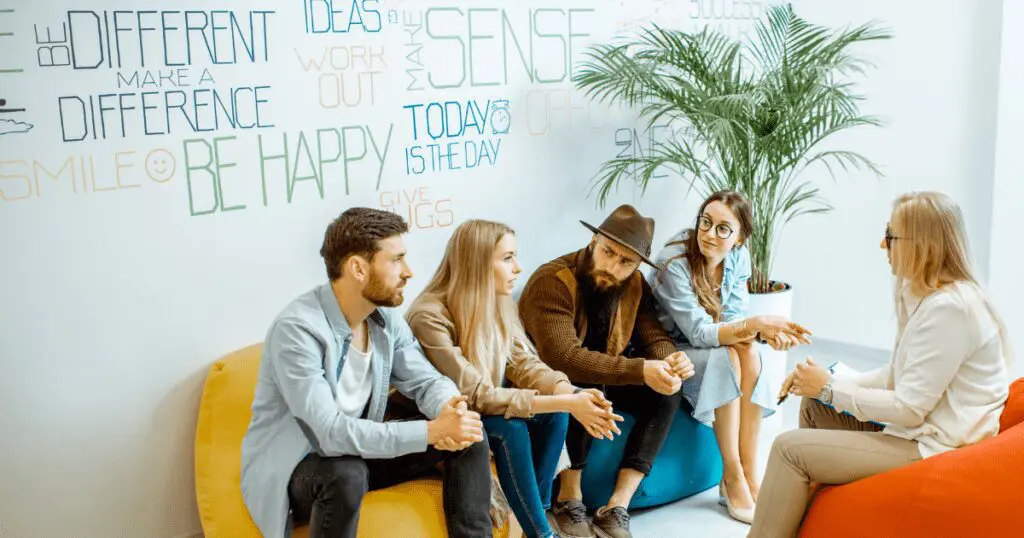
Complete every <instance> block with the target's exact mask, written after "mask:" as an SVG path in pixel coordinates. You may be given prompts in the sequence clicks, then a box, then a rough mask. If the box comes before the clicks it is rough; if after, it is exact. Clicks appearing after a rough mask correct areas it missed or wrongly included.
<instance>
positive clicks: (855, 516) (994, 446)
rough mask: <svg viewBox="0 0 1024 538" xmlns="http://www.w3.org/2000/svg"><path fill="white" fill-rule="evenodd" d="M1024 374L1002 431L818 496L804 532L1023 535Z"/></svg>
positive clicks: (806, 536)
mask: <svg viewBox="0 0 1024 538" xmlns="http://www.w3.org/2000/svg"><path fill="white" fill-rule="evenodd" d="M1022 422H1024V378H1021V379H1018V380H1017V381H1015V382H1014V383H1013V384H1012V385H1011V386H1010V397H1009V400H1007V402H1006V409H1005V410H1004V411H1003V414H1002V417H1001V421H1000V427H1001V430H1000V433H999V435H997V436H996V437H994V438H992V439H987V440H985V441H982V442H981V443H978V444H976V445H972V446H969V447H964V448H960V449H957V450H952V451H950V452H946V453H944V454H940V455H937V456H933V457H930V458H927V459H925V460H922V461H919V462H916V463H913V464H911V465H907V466H906V467H902V468H899V469H894V470H892V471H889V472H886V473H882V474H879V475H876V476H872V477H870V478H865V479H863V480H858V481H856V482H853V483H850V484H846V485H843V486H835V487H823V488H821V489H820V490H819V491H818V492H817V493H816V494H815V497H814V500H813V502H812V503H811V506H810V509H809V510H808V512H807V516H806V517H805V519H804V523H803V526H802V527H801V528H800V537H801V538H815V537H819V536H820V537H827V538H846V537H849V538H854V537H865V536H870V537H872V538H886V537H894V538H895V537H899V538H914V537H921V538H925V537H927V538H939V537H950V538H953V537H956V538H965V537H975V536H977V537H979V538H981V537H984V538H989V537H997V536H1024V493H1022V488H1024V423H1022Z"/></svg>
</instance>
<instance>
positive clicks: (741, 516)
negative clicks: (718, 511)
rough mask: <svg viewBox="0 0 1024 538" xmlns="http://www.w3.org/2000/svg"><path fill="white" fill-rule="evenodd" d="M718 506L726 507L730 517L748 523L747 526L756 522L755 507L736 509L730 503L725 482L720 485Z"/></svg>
mask: <svg viewBox="0 0 1024 538" xmlns="http://www.w3.org/2000/svg"><path fill="white" fill-rule="evenodd" d="M718 504H720V505H722V506H724V507H725V508H726V510H727V511H728V512H729V517H731V518H733V519H735V520H736V521H739V522H742V523H746V524H747V525H750V523H751V522H752V521H754V507H751V508H736V507H734V506H733V505H732V503H730V502H729V496H728V495H726V489H725V480H722V481H721V482H719V483H718ZM755 506H756V505H755Z"/></svg>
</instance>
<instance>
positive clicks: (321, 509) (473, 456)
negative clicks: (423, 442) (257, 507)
mask: <svg viewBox="0 0 1024 538" xmlns="http://www.w3.org/2000/svg"><path fill="white" fill-rule="evenodd" d="M438 462H443V463H444V466H443V469H444V471H443V478H442V480H443V484H442V486H441V488H442V489H441V491H442V493H441V495H442V497H443V501H442V502H443V504H444V513H445V520H446V522H447V525H448V536H451V537H452V538H456V537H466V538H469V537H473V538H476V537H480V536H484V537H489V536H491V533H492V530H491V518H490V515H489V514H488V510H489V508H490V503H491V460H490V451H489V450H488V446H487V442H486V441H485V442H480V443H474V444H473V445H472V446H470V447H469V448H467V449H465V450H461V451H458V452H449V451H442V450H436V449H434V448H433V447H428V448H427V451H426V452H420V453H416V454H407V455H405V456H401V457H398V458H393V459H383V460H378V459H363V458H360V457H358V456H341V457H336V458H325V457H321V456H319V455H318V454H316V453H311V454H309V455H308V456H306V457H305V459H303V460H302V461H301V462H299V464H298V465H297V466H296V467H295V470H294V471H293V472H292V477H291V481H290V482H289V484H288V498H289V501H290V502H291V508H292V515H293V519H294V521H295V522H296V523H307V522H308V523H309V525H310V529H309V536H310V538H336V537H337V538H355V536H356V530H357V528H358V527H359V508H360V506H361V505H362V502H363V497H364V496H365V495H366V492H368V491H373V490H375V489H381V488H386V487H388V486H393V485H395V484H400V483H402V482H406V481H408V480H412V479H414V478H418V477H420V476H423V475H426V474H429V473H430V472H431V471H433V470H434V465H435V464H437V463H438Z"/></svg>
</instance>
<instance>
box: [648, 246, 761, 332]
mask: <svg viewBox="0 0 1024 538" xmlns="http://www.w3.org/2000/svg"><path fill="white" fill-rule="evenodd" d="M688 233H689V232H688V231H686V230H684V231H682V232H680V233H678V234H676V235H675V236H674V237H672V238H671V239H669V241H668V243H670V244H669V245H668V246H666V247H665V248H663V249H661V252H659V253H658V256H657V258H655V260H654V261H655V262H657V264H658V265H659V266H661V267H663V268H664V271H659V270H657V269H651V270H650V272H648V274H647V282H648V283H649V284H650V285H651V289H652V291H653V292H654V296H655V297H656V298H657V303H658V320H659V321H661V325H662V326H663V327H665V330H667V331H668V332H669V334H670V335H671V336H672V339H673V340H675V341H676V343H677V344H679V343H683V344H689V345H690V346H692V347H696V348H706V347H719V343H718V329H719V327H721V326H722V325H724V324H726V323H729V322H732V321H736V320H739V319H743V318H744V317H746V315H747V307H748V306H749V304H750V293H749V292H748V291H747V281H748V280H750V273H751V266H750V252H749V251H748V250H747V247H746V245H744V246H741V247H740V248H737V249H733V250H731V251H729V254H727V255H726V257H725V260H724V262H723V263H724V264H725V268H724V270H723V276H722V289H721V292H722V320H721V321H720V322H718V323H716V322H715V321H714V320H713V319H711V316H710V315H709V314H708V313H707V311H705V310H704V307H702V306H701V305H700V303H699V302H697V294H696V292H695V291H694V290H693V275H692V274H691V273H690V264H689V262H688V261H687V260H686V258H684V257H680V256H682V255H683V254H684V253H685V252H686V245H685V243H683V242H684V241H685V239H686V237H687V236H688ZM673 243H678V244H673Z"/></svg>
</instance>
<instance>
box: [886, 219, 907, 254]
mask: <svg viewBox="0 0 1024 538" xmlns="http://www.w3.org/2000/svg"><path fill="white" fill-rule="evenodd" d="M897 239H907V238H906V237H897V236H895V235H893V234H892V230H891V229H890V228H889V225H888V224H886V225H885V249H886V250H892V242H893V241H895V240H897Z"/></svg>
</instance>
